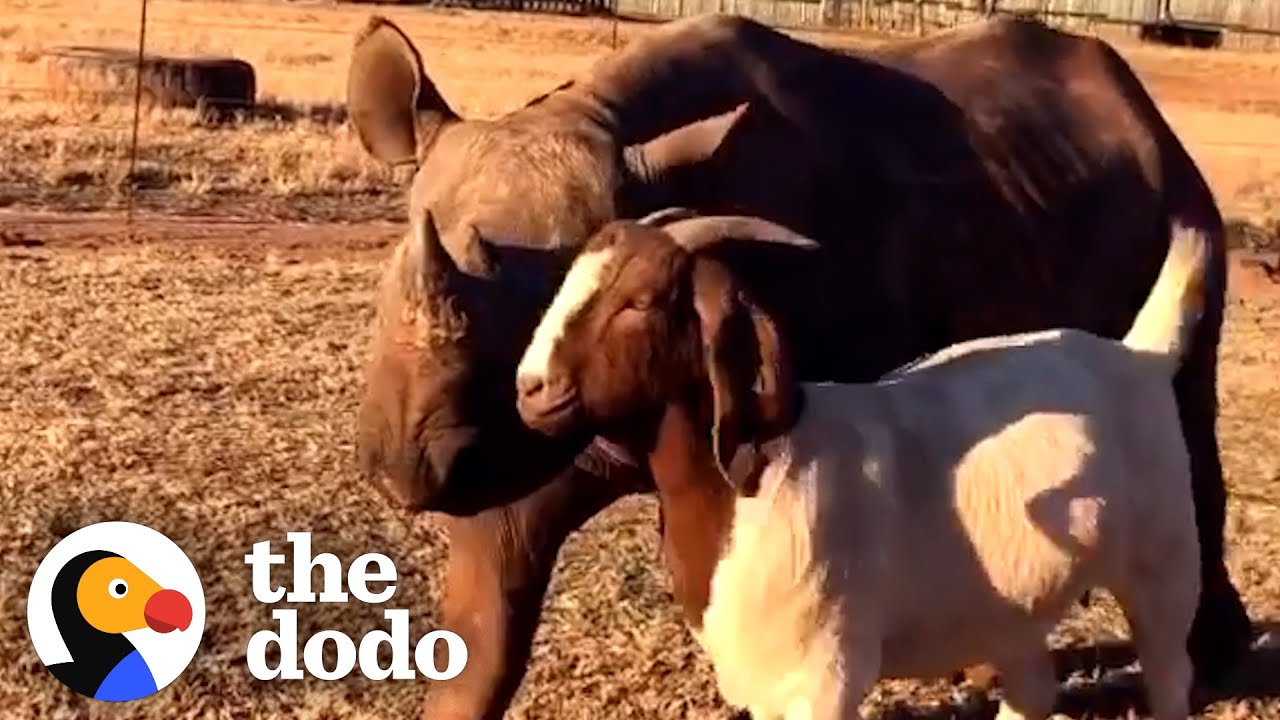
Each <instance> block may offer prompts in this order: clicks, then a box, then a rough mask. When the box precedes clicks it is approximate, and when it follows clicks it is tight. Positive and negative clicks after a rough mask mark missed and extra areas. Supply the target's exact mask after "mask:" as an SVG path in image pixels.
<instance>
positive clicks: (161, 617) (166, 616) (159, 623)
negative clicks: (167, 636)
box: [142, 590, 191, 633]
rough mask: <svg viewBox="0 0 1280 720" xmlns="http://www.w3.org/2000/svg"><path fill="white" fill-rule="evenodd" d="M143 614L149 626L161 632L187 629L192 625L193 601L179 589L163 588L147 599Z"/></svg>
mask: <svg viewBox="0 0 1280 720" xmlns="http://www.w3.org/2000/svg"><path fill="white" fill-rule="evenodd" d="M142 616H143V617H145V618H146V619H147V627H149V628H151V629H152V630H155V631H156V632H159V633H167V632H171V631H173V630H186V629H187V628H188V627H190V626H191V603H190V602H189V601H188V600H187V597H186V596H185V595H183V594H182V593H180V592H178V591H177V590H161V591H160V592H158V593H156V594H155V595H152V596H151V597H150V599H148V600H147V606H146V607H145V608H143V610H142Z"/></svg>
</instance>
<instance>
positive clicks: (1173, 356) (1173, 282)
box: [1124, 222, 1210, 363]
mask: <svg viewBox="0 0 1280 720" xmlns="http://www.w3.org/2000/svg"><path fill="white" fill-rule="evenodd" d="M1169 235H1170V237H1169V252H1168V254H1167V255H1165V259H1164V265H1163V266H1162V267H1161V268H1160V275H1159V277H1157V278H1156V283H1155V285H1154V286H1152V288H1151V294H1150V295H1148V296H1147V301H1146V302H1145V303H1143V305H1142V309H1141V310H1139V311H1138V316H1137V318H1135V319H1134V321H1133V325H1132V327H1130V328H1129V333H1128V334H1127V335H1125V336H1124V344H1125V345H1126V346H1127V347H1129V348H1132V349H1134V350H1138V351H1141V352H1149V353H1154V354H1157V355H1164V356H1166V357H1167V358H1169V360H1171V361H1174V362H1175V363H1176V362H1177V361H1180V360H1181V359H1182V355H1183V353H1184V352H1186V349H1187V346H1188V345H1189V344H1190V343H1191V335H1192V333H1194V332H1195V328H1196V323H1198V322H1199V321H1200V316H1201V315H1202V314H1203V313H1204V300H1205V298H1204V284H1205V273H1206V270H1207V266H1208V262H1209V250H1210V241H1209V238H1208V237H1207V236H1206V235H1205V233H1204V232H1203V231H1201V230H1199V229H1196V228H1190V227H1186V226H1184V225H1181V224H1179V223H1177V222H1174V223H1173V225H1172V227H1171V228H1170V232H1169Z"/></svg>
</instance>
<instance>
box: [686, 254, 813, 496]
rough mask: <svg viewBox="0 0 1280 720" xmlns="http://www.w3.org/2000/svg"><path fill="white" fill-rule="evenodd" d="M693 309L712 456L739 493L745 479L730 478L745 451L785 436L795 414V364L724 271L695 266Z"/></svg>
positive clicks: (767, 319)
mask: <svg viewBox="0 0 1280 720" xmlns="http://www.w3.org/2000/svg"><path fill="white" fill-rule="evenodd" d="M694 305H695V308H696V311H697V314H698V319H699V324H700V327H701V331H702V348H703V359H704V363H705V365H706V373H707V379H708V381H709V382H710V385H711V400H712V427H711V451H712V455H713V456H714V458H715V462H716V465H717V467H718V468H719V470H720V472H721V474H723V475H724V477H725V480H726V481H727V482H729V483H730V484H731V485H734V486H735V489H737V490H739V491H744V490H746V488H744V487H739V485H740V483H742V482H743V481H744V480H745V479H747V478H743V477H742V476H741V475H740V474H737V473H733V472H731V469H732V466H733V461H734V456H735V455H736V454H737V453H738V451H739V449H740V448H742V447H743V446H744V445H750V446H753V447H754V446H755V445H758V444H760V443H762V442H764V441H766V440H767V439H769V437H771V436H772V435H773V434H776V433H779V432H782V431H784V430H785V429H786V428H787V427H788V425H789V423H790V422H791V419H792V414H793V412H794V405H793V399H794V396H795V395H794V393H795V388H794V386H793V385H792V377H791V366H790V358H789V356H788V354H787V352H786V349H785V348H784V347H783V344H782V341H781V338H780V336H779V333H778V328H777V325H776V324H775V323H774V321H773V319H772V318H770V317H769V316H768V315H767V314H766V313H764V312H763V311H762V310H761V309H760V308H758V307H756V306H755V305H754V303H752V302H751V301H750V300H749V299H748V298H746V297H745V296H744V295H743V293H742V292H741V290H740V289H738V288H737V287H735V285H734V283H733V280H732V278H731V277H730V276H729V273H728V271H727V270H726V269H725V267H724V266H723V265H721V264H719V263H716V262H712V261H705V260H704V261H696V262H695V264H694Z"/></svg>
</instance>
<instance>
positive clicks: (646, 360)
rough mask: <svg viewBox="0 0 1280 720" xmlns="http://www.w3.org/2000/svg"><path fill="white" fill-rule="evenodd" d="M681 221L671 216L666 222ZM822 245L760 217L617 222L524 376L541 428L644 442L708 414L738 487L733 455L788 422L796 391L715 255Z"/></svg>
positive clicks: (572, 273) (565, 290) (549, 316)
mask: <svg viewBox="0 0 1280 720" xmlns="http://www.w3.org/2000/svg"><path fill="white" fill-rule="evenodd" d="M667 219H668V220H670V217H668V218H667ZM733 242H744V243H756V244H774V245H777V244H783V245H787V246H790V247H793V248H796V249H799V250H808V249H813V248H816V247H817V246H816V244H815V243H813V242H812V241H810V240H808V239H806V238H803V237H800V236H798V235H796V234H795V233H793V232H791V231H790V230H787V229H786V228H783V227H781V226H778V225H775V224H773V223H770V222H767V221H764V220H761V219H758V218H748V217H739V216H730V217H702V218H683V219H676V220H674V221H673V222H669V223H668V224H666V225H665V226H662V227H658V226H655V225H654V224H649V223H646V222H644V221H642V222H639V223H636V222H626V221H620V222H614V223H610V224H609V225H607V226H605V228H603V229H602V230H601V231H600V232H599V233H598V234H596V235H595V236H594V237H593V238H592V239H591V240H590V241H588V243H587V245H586V246H585V247H584V249H583V250H582V252H581V254H580V255H578V257H577V258H576V259H575V260H574V262H573V264H572V266H571V267H570V269H569V272H568V274H567V275H566V277H565V279H564V282H563V283H562V284H561V286H560V289H559V291H558V292H557V294H556V296H555V299H554V300H553V301H552V302H551V305H550V306H549V307H548V309H547V311H546V313H545V314H544V315H543V317H542V320H541V322H540V323H539V325H538V326H537V329H536V330H535V331H534V334H533V339H532V341H531V342H530V344H529V346H528V347H527V348H526V350H525V353H524V356H523V357H522V359H521V361H520V365H519V368H518V369H517V376H516V386H517V393H518V401H517V406H518V409H519V412H520V416H521V418H522V419H523V420H524V422H525V423H526V424H527V425H529V426H530V427H532V428H535V429H537V430H539V431H540V432H543V433H546V434H548V435H553V436H559V435H565V434H568V433H573V432H580V431H581V430H582V429H583V428H587V429H589V430H590V431H591V432H598V433H601V434H605V435H615V436H616V435H621V436H623V437H625V438H627V439H628V440H638V441H639V442H641V443H643V442H645V441H646V440H647V439H651V438H650V437H649V436H650V435H651V433H652V430H653V429H654V428H655V427H656V424H657V422H658V421H659V419H660V418H661V414H662V413H663V412H664V410H665V409H666V408H667V407H668V406H670V405H673V404H688V405H691V406H693V407H695V408H698V411H697V412H698V416H699V417H701V418H703V419H705V421H706V422H707V423H708V424H709V425H710V427H711V447H712V452H713V453H714V455H715V460H716V462H717V463H718V464H719V466H720V469H721V470H722V472H725V474H726V476H727V474H728V473H727V467H728V463H729V461H730V460H731V459H732V456H733V453H734V451H735V450H736V449H737V448H738V447H739V446H740V445H741V444H743V443H748V442H752V441H755V440H758V439H760V438H761V437H762V436H764V435H767V434H768V433H769V432H771V431H776V430H778V429H780V427H779V426H780V425H783V424H785V423H787V422H789V420H790V415H791V410H792V408H791V401H792V398H793V392H794V388H793V386H792V381H791V377H790V370H789V361H788V358H787V355H786V351H785V349H784V347H783V343H782V342H781V339H780V337H779V330H778V327H777V324H776V322H775V320H774V318H771V317H770V316H769V315H768V314H767V313H766V312H765V311H764V310H763V309H762V308H761V307H759V306H758V305H757V304H756V303H755V302H753V300H752V299H751V297H750V296H749V294H748V292H747V290H746V289H745V288H744V287H742V286H741V284H740V283H739V282H738V281H737V280H735V276H734V273H733V272H732V270H731V268H730V266H729V265H728V264H726V263H725V262H722V261H721V260H720V259H717V258H716V257H715V252H714V251H715V249H716V248H717V247H723V246H725V245H726V244H729V243H733Z"/></svg>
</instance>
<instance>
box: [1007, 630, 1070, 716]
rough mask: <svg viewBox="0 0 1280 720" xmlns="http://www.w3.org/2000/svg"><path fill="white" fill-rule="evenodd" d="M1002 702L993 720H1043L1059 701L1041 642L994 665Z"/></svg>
mask: <svg viewBox="0 0 1280 720" xmlns="http://www.w3.org/2000/svg"><path fill="white" fill-rule="evenodd" d="M996 667H997V669H998V670H999V672H1000V682H1001V685H1002V687H1003V688H1004V699H1003V700H1001V702H1000V711H999V712H998V713H996V720H1044V719H1045V718H1047V717H1049V715H1050V714H1051V713H1052V712H1053V706H1054V703H1055V702H1057V699H1058V676H1057V675H1056V674H1054V671H1053V658H1052V657H1051V656H1050V655H1049V650H1048V649H1047V648H1046V647H1045V646H1044V645H1043V643H1035V644H1034V645H1032V646H1029V647H1026V648H1025V650H1024V651H1023V652H1021V653H1017V654H1016V655H1013V656H1010V657H1008V658H1003V659H1000V660H999V661H998V662H997V663H996Z"/></svg>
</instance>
